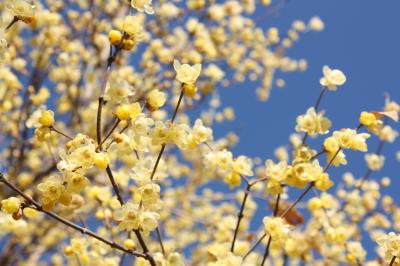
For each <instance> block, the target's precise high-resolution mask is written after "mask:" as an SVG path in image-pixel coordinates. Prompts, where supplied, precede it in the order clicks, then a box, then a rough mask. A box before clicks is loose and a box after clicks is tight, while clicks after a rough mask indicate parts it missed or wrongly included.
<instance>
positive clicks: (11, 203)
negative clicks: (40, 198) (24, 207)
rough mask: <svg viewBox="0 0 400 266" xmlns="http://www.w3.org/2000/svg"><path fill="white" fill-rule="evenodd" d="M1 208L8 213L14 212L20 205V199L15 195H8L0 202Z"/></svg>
mask: <svg viewBox="0 0 400 266" xmlns="http://www.w3.org/2000/svg"><path fill="white" fill-rule="evenodd" d="M0 206H1V210H2V211H5V212H6V213H8V214H13V213H16V212H17V211H18V210H19V208H20V207H21V200H20V199H19V198H16V197H10V198H8V199H4V200H2V201H1V202H0Z"/></svg>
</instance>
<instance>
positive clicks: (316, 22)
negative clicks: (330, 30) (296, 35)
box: [308, 17, 325, 31]
mask: <svg viewBox="0 0 400 266" xmlns="http://www.w3.org/2000/svg"><path fill="white" fill-rule="evenodd" d="M308 27H309V28H310V29H312V30H313V31H322V30H323V29H324V27H325V25H324V22H323V21H322V20H321V18H319V17H312V18H311V19H310V21H309V22H308Z"/></svg>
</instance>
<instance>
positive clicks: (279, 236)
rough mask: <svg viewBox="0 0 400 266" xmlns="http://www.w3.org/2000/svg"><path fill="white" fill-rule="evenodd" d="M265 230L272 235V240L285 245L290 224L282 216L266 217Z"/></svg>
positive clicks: (264, 220)
mask: <svg viewBox="0 0 400 266" xmlns="http://www.w3.org/2000/svg"><path fill="white" fill-rule="evenodd" d="M263 223H264V232H265V233H266V234H267V235H269V236H271V238H272V241H274V242H277V243H279V244H280V245H283V244H284V243H285V241H286V240H287V239H288V238H289V233H290V226H289V225H288V224H287V223H286V222H285V220H284V219H282V218H280V217H264V219H263Z"/></svg>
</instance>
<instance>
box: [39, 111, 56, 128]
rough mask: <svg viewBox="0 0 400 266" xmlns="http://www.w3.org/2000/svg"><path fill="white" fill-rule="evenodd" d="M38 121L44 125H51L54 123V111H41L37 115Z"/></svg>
mask: <svg viewBox="0 0 400 266" xmlns="http://www.w3.org/2000/svg"><path fill="white" fill-rule="evenodd" d="M39 123H40V124H41V125H42V126H44V127H51V126H53V125H54V112H53V111H51V110H44V111H42V113H41V115H40V117H39Z"/></svg>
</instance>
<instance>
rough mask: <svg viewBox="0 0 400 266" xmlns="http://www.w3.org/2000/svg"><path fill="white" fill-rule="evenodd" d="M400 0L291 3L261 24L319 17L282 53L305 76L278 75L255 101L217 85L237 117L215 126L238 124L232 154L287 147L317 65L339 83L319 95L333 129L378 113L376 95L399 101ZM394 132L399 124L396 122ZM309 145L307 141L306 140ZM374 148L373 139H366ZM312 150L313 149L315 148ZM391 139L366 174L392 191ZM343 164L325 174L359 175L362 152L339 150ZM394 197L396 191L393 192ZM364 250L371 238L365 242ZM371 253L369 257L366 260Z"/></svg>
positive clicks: (395, 166) (314, 88)
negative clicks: (320, 25) (381, 159)
mask: <svg viewBox="0 0 400 266" xmlns="http://www.w3.org/2000/svg"><path fill="white" fill-rule="evenodd" d="M399 14H400V1H398V0H335V1H326V0H303V1H299V0H291V1H289V3H288V4H287V6H286V7H284V8H283V9H282V10H281V12H280V14H279V15H278V16H275V17H272V18H270V19H268V20H267V22H266V23H267V25H270V26H277V27H278V28H279V29H281V30H284V31H286V30H287V29H288V28H289V27H290V25H291V23H292V21H293V20H295V19H302V20H304V21H308V20H309V18H310V17H312V16H314V15H318V16H320V17H321V19H322V20H323V21H324V22H325V30H324V31H323V32H321V33H307V34H305V35H302V37H301V38H300V41H299V42H297V43H296V44H295V46H294V48H292V49H290V50H289V52H288V55H289V56H291V57H294V58H303V57H304V58H306V59H307V60H308V63H309V68H308V70H307V71H306V72H305V73H291V74H279V76H282V77H283V78H284V79H285V80H286V87H285V88H284V89H276V88H275V89H274V90H273V92H272V95H271V99H270V100H269V101H268V102H266V103H261V102H258V101H257V99H256V95H255V93H254V89H253V88H249V86H244V85H239V86H236V87H234V88H231V89H226V90H222V101H223V102H224V103H225V104H228V105H232V106H235V108H236V109H235V110H236V116H237V121H236V122H235V123H234V124H233V125H227V126H226V127H223V126H222V127H221V128H219V129H218V131H217V134H223V132H225V133H226V131H227V130H228V129H232V130H233V129H235V128H238V127H239V128H240V129H239V131H237V132H236V133H237V134H238V135H239V136H240V142H239V144H238V145H237V147H236V148H235V150H234V152H235V155H239V154H245V155H249V156H260V157H261V158H263V159H266V158H272V156H273V151H274V149H275V148H276V147H278V146H279V145H284V144H287V142H288V141H287V139H288V136H289V135H290V134H291V133H292V132H293V131H294V127H295V119H296V116H297V115H299V114H302V113H304V112H305V111H306V110H307V109H308V107H310V106H312V105H313V104H314V103H315V101H316V98H317V96H318V94H319V92H320V86H319V82H318V81H319V78H320V77H321V75H322V73H321V69H322V66H323V65H329V66H331V67H333V68H339V69H341V70H342V71H343V72H344V73H345V74H346V76H347V82H346V84H345V85H344V86H342V87H340V88H339V89H338V91H337V92H335V93H328V94H326V95H325V96H326V97H325V98H324V99H323V101H322V106H321V107H322V109H325V110H327V115H328V117H329V118H330V119H331V120H332V121H333V129H340V128H343V127H356V125H357V123H358V116H359V113H360V112H361V111H364V110H366V111H369V110H378V109H380V108H382V106H383V103H384V97H383V95H384V92H385V91H386V92H389V93H390V95H391V98H392V99H394V100H396V101H397V102H399V101H400V67H399V62H400V15H399ZM395 128H396V129H397V130H399V129H400V127H399V125H396V126H395ZM310 143H313V142H310ZM369 143H370V145H371V149H372V150H375V149H376V146H377V141H376V138H373V139H372V140H371V141H370V142H369ZM315 148H316V149H317V148H318V146H315ZM398 150H400V145H399V141H396V142H395V143H394V144H392V145H390V146H389V145H388V146H385V147H384V154H385V156H386V165H385V168H384V169H383V170H382V171H380V172H377V173H374V174H373V175H372V176H371V178H381V177H383V176H390V177H391V178H392V179H393V182H392V184H393V185H392V187H391V188H390V189H388V193H389V194H391V195H392V196H393V195H396V193H398V191H397V188H398V187H399V185H400V181H399V180H398V179H399V178H400V177H399V176H398V175H399V174H398V173H399V172H400V171H399V170H400V163H399V162H397V161H396V160H395V152H396V151H398ZM347 155H348V159H349V167H347V168H346V167H345V168H340V169H339V171H334V172H333V176H332V177H333V179H334V180H338V179H340V178H341V173H343V172H344V171H346V170H351V171H352V172H353V174H354V175H355V176H356V177H360V176H361V175H363V174H364V172H365V169H366V166H365V163H364V154H361V153H354V152H347ZM394 199H395V200H396V202H398V201H399V197H398V196H394ZM367 248H368V249H369V251H370V252H371V249H372V243H369V244H367ZM371 255H372V256H373V254H370V255H369V256H370V257H371Z"/></svg>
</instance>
